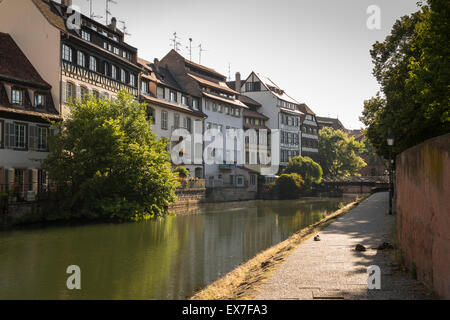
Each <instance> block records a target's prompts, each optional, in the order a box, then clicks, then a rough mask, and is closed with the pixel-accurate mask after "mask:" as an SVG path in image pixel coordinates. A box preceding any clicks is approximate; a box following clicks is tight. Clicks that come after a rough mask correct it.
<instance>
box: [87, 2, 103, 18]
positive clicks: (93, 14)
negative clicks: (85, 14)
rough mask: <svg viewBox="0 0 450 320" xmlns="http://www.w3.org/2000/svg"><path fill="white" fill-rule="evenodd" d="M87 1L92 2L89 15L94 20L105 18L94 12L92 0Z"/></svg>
mask: <svg viewBox="0 0 450 320" xmlns="http://www.w3.org/2000/svg"><path fill="white" fill-rule="evenodd" d="M87 1H88V2H89V3H90V11H89V17H90V18H91V19H92V20H95V19H101V18H103V17H102V16H98V15H96V14H95V13H94V11H93V10H92V0H87Z"/></svg>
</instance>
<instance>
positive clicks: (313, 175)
mask: <svg viewBox="0 0 450 320" xmlns="http://www.w3.org/2000/svg"><path fill="white" fill-rule="evenodd" d="M283 173H286V174H289V173H296V174H298V175H300V176H301V177H302V178H303V180H304V182H305V189H306V190H308V191H309V190H311V188H312V185H313V183H320V182H321V181H322V174H323V171H322V167H321V166H320V165H319V164H318V163H316V162H314V160H313V159H311V158H309V157H302V156H298V157H295V158H292V159H290V160H289V164H288V165H287V167H286V169H284V171H283Z"/></svg>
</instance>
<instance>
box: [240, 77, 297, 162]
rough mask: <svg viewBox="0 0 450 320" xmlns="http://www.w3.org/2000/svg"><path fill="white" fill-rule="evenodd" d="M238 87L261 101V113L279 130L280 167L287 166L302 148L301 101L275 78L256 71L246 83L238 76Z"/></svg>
mask: <svg viewBox="0 0 450 320" xmlns="http://www.w3.org/2000/svg"><path fill="white" fill-rule="evenodd" d="M239 84H240V85H239ZM236 86H237V87H240V92H241V93H242V95H245V96H247V97H249V98H251V99H253V100H255V101H257V102H258V103H259V104H261V108H260V109H259V112H260V113H262V114H263V115H265V116H266V117H267V118H268V120H267V122H266V124H267V127H269V128H270V129H271V130H273V129H276V130H279V141H277V142H278V144H279V146H280V148H279V155H280V166H281V167H284V166H286V165H287V164H288V162H289V159H291V158H293V157H296V156H298V155H300V154H301V151H302V149H301V147H302V141H301V130H300V126H301V121H302V117H303V116H304V113H303V112H302V111H300V110H299V106H300V103H299V102H297V101H296V100H294V99H293V98H291V97H290V96H289V95H288V94H287V93H286V92H284V90H282V89H281V88H279V87H278V86H277V85H276V84H275V83H274V82H273V81H272V80H270V79H269V78H267V77H264V76H262V75H260V74H257V73H255V72H252V73H251V74H250V75H249V76H248V77H247V79H246V80H244V81H242V82H241V81H240V79H237V80H236ZM272 143H274V140H273V138H272Z"/></svg>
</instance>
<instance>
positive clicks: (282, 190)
mask: <svg viewBox="0 0 450 320" xmlns="http://www.w3.org/2000/svg"><path fill="white" fill-rule="evenodd" d="M304 184H305V183H304V181H303V179H302V177H301V176H300V175H298V174H297V173H290V174H282V175H281V176H280V177H279V178H278V179H277V180H276V182H275V186H274V188H275V189H274V190H275V191H276V192H277V193H278V196H279V198H280V199H298V198H299V197H300V194H301V191H302V190H303V186H304Z"/></svg>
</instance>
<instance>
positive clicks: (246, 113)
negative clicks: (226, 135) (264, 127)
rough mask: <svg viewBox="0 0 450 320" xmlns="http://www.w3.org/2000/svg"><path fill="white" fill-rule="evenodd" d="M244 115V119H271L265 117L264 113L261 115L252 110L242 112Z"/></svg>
mask: <svg viewBox="0 0 450 320" xmlns="http://www.w3.org/2000/svg"><path fill="white" fill-rule="evenodd" d="M242 115H243V116H244V117H249V118H257V119H263V120H269V118H268V117H266V116H265V115H263V114H262V113H259V112H257V111H252V110H244V111H243V112H242Z"/></svg>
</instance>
